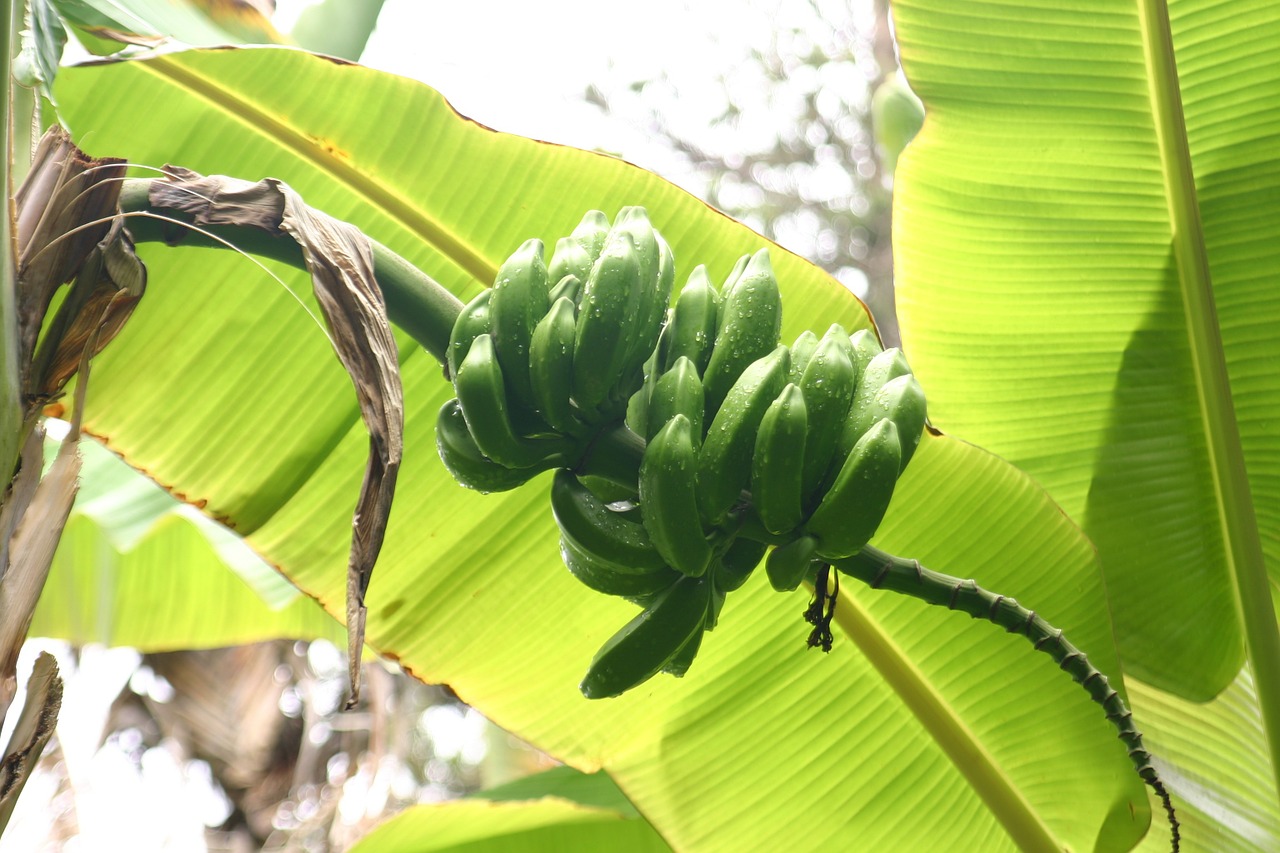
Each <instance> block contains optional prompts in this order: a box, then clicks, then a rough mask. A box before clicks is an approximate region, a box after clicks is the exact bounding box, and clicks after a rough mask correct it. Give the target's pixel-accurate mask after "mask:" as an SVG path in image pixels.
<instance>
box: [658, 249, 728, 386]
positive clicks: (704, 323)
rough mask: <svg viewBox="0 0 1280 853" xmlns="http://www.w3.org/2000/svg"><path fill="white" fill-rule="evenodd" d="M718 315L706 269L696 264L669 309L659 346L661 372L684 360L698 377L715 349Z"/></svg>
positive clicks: (718, 302) (715, 298)
mask: <svg viewBox="0 0 1280 853" xmlns="http://www.w3.org/2000/svg"><path fill="white" fill-rule="evenodd" d="M719 311H720V296H719V294H717V293H716V289H715V287H713V286H712V284H711V279H710V278H708V277H707V268H706V267H704V266H702V265H701V264H699V265H698V266H696V267H694V268H693V272H691V273H689V280H688V281H687V282H686V283H685V285H684V287H683V288H681V289H680V297H679V298H678V299H677V300H676V304H675V307H674V308H672V309H671V320H670V322H668V323H667V328H666V329H665V330H664V331H663V334H662V339H661V342H660V343H659V348H660V350H661V356H660V364H661V365H662V369H663V370H664V371H667V370H670V369H671V368H672V367H673V366H674V365H675V363H676V360H677V359H679V358H681V357H684V358H688V359H689V360H690V361H692V362H693V365H694V367H696V368H697V369H698V374H699V376H701V374H702V371H703V370H705V369H706V367H707V362H708V361H710V360H711V350H712V348H713V347H714V346H715V342H716V323H717V317H718V316H719Z"/></svg>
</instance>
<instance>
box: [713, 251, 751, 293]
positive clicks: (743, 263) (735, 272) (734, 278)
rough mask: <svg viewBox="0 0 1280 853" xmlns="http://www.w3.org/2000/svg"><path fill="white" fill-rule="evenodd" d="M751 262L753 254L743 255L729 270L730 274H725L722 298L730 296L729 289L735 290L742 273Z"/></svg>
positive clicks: (721, 290)
mask: <svg viewBox="0 0 1280 853" xmlns="http://www.w3.org/2000/svg"><path fill="white" fill-rule="evenodd" d="M749 263H751V255H743V256H742V257H740V258H738V260H737V261H736V262H735V263H734V265H733V269H731V270H729V274H728V275H727V276H725V279H724V284H722V285H720V298H721V299H724V298H725V297H726V296H728V295H729V291H731V290H733V288H734V286H736V285H737V283H738V279H740V278H742V273H743V271H745V270H746V268H747V264H749Z"/></svg>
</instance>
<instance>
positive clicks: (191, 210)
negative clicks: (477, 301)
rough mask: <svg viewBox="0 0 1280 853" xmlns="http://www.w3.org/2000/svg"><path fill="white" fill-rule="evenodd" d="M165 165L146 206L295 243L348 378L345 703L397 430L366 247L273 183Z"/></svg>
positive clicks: (400, 403)
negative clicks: (360, 451)
mask: <svg viewBox="0 0 1280 853" xmlns="http://www.w3.org/2000/svg"><path fill="white" fill-rule="evenodd" d="M166 171H167V172H168V173H169V174H170V175H171V176H172V177H171V178H170V179H169V180H166V181H156V182H155V183H153V184H152V189H151V193H150V201H151V203H152V205H154V206H155V207H164V208H169V209H173V210H179V211H182V212H184V213H187V214H189V215H190V216H191V217H192V218H193V221H194V223H195V224H196V225H202V226H203V225H237V226H247V227H254V228H258V229H260V230H263V231H266V232H267V233H270V234H275V235H288V236H289V237H292V238H293V239H294V240H296V241H297V242H298V244H299V245H300V246H301V247H302V252H303V257H304V258H305V259H306V264H307V269H308V270H309V271H310V273H311V281H312V285H313V287H314V289H315V294H316V299H317V301H318V302H319V304H320V308H321V310H322V311H323V312H324V316H325V321H326V322H327V323H328V325H329V332H330V336H331V338H332V340H333V345H334V349H335V350H336V351H337V354H338V358H339V360H340V361H341V362H342V364H343V366H344V367H345V368H346V369H347V373H348V374H349V375H350V376H351V381H352V382H353V383H354V384H355V388H356V396H357V398H358V399H359V402H360V413H361V416H362V417H363V419H364V422H365V427H366V429H368V431H369V456H368V462H367V464H366V467H365V476H364V483H363V484H362V486H361V488H360V497H359V501H358V503H357V504H356V511H355V515H354V517H353V519H352V537H351V553H350V557H349V559H348V564H347V638H348V639H347V654H348V665H349V667H350V678H351V698H350V699H349V701H348V707H350V706H351V705H352V704H354V702H355V701H356V700H357V699H358V698H359V695H360V650H361V648H362V647H363V645H364V625H365V606H364V596H365V593H366V591H367V590H368V589H369V580H370V578H371V576H372V574H373V566H374V563H375V562H376V561H377V557H378V552H379V550H381V548H382V540H383V536H384V534H385V531H386V523H387V518H388V516H389V515H390V513H391V501H392V497H393V495H394V493H395V482H396V475H397V473H398V472H399V469H400V458H401V453H402V449H403V434H404V400H403V394H402V392H401V387H400V368H399V359H398V355H397V352H396V343H395V338H394V337H393V336H392V334H391V326H390V324H389V322H388V321H387V310H386V303H385V302H384V301H383V298H382V292H381V291H380V290H379V289H378V285H377V281H376V280H375V278H374V274H373V252H372V249H371V248H370V245H369V241H368V238H366V237H365V236H364V235H363V234H362V233H360V231H359V230H358V229H357V228H355V227H354V226H352V225H349V224H347V223H345V222H340V221H338V220H336V219H334V218H333V217H331V216H329V215H328V214H325V213H322V212H320V211H318V210H315V209H313V208H311V207H308V206H307V205H306V204H305V203H304V202H303V201H302V198H301V197H300V196H299V195H298V194H297V193H295V192H294V191H293V190H292V189H290V188H289V187H288V186H287V185H286V184H284V183H282V182H280V181H277V180H274V179H272V178H267V179H265V180H262V181H259V182H258V183H250V182H248V181H242V180H238V179H235V178H227V177H223V176H219V175H212V176H208V177H203V176H200V175H198V174H196V173H195V172H192V171H190V170H187V169H181V168H175V167H172V166H170V167H167V168H166Z"/></svg>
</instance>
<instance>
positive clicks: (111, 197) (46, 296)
mask: <svg viewBox="0 0 1280 853" xmlns="http://www.w3.org/2000/svg"><path fill="white" fill-rule="evenodd" d="M124 173H125V161H123V160H119V159H114V158H107V159H95V158H93V157H89V156H87V155H85V153H84V152H82V151H81V150H80V149H79V148H77V147H76V146H75V145H74V144H73V143H72V142H71V138H70V136H68V135H67V132H66V131H65V130H63V129H62V128H61V127H58V126H56V125H55V126H54V127H51V128H50V129H49V131H48V132H47V133H46V134H45V135H44V138H43V139H41V140H40V145H39V146H38V147H37V149H36V153H35V156H34V158H33V160H32V163H31V171H30V172H28V173H27V177H26V180H24V181H23V183H22V186H21V187H20V188H19V189H18V194H17V198H16V202H17V214H18V216H17V221H16V223H15V224H16V228H15V232H16V242H17V249H18V292H17V303H18V304H17V309H18V335H19V338H18V340H19V342H20V345H21V355H22V362H21V363H23V364H28V363H30V361H31V359H32V357H33V356H34V354H35V348H36V339H37V338H38V337H39V335H40V329H41V327H42V325H43V324H44V317H45V312H47V311H48V310H49V303H50V301H51V300H52V299H53V295H54V293H55V292H57V290H58V288H59V287H60V286H61V285H62V284H64V283H65V282H68V281H70V280H71V279H72V278H73V277H74V276H75V275H76V273H77V272H79V270H80V268H81V267H82V266H83V265H84V262H85V259H86V258H88V256H89V254H90V252H92V251H93V249H94V247H95V246H97V245H98V243H99V242H101V241H102V239H103V237H104V236H105V235H106V234H107V232H108V230H109V229H110V227H111V219H112V217H114V216H115V215H116V213H117V210H118V208H119V199H120V180H119V179H121V178H123V177H124ZM90 223H93V224H90ZM82 226H84V227H82ZM25 378H26V377H24V379H25ZM26 386H27V387H28V388H30V387H31V385H30V382H29V381H28V382H27V383H26Z"/></svg>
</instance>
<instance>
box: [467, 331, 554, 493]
mask: <svg viewBox="0 0 1280 853" xmlns="http://www.w3.org/2000/svg"><path fill="white" fill-rule="evenodd" d="M527 375H528V374H527V372H526V376H527ZM453 386H454V390H455V391H456V392H457V394H458V402H459V404H460V405H461V406H462V414H463V417H465V418H466V421H467V429H469V430H470V431H471V436H472V438H474V439H475V442H476V445H477V446H478V447H479V448H480V450H481V452H482V453H484V455H485V456H488V457H489V458H490V459H492V460H493V461H494V462H497V463H498V464H499V465H505V466H506V467H508V468H531V467H533V466H535V465H541V464H544V463H546V462H548V461H551V460H558V459H560V458H561V456H562V454H563V453H565V452H566V451H567V450H568V449H569V446H570V445H569V444H568V442H566V441H565V440H563V439H545V438H544V439H536V438H523V437H521V436H519V435H518V434H517V433H516V430H515V427H513V426H512V423H511V416H510V413H509V411H508V409H507V397H506V386H505V384H504V383H503V373H502V367H501V366H500V365H499V364H498V358H497V355H496V354H495V353H494V351H493V340H492V338H490V337H489V336H488V335H481V336H480V337H478V338H476V340H475V343H473V344H472V345H471V350H470V351H469V352H468V353H467V357H466V358H464V359H463V360H462V364H461V365H460V366H459V367H458V375H457V376H456V377H454V380H453Z"/></svg>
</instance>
